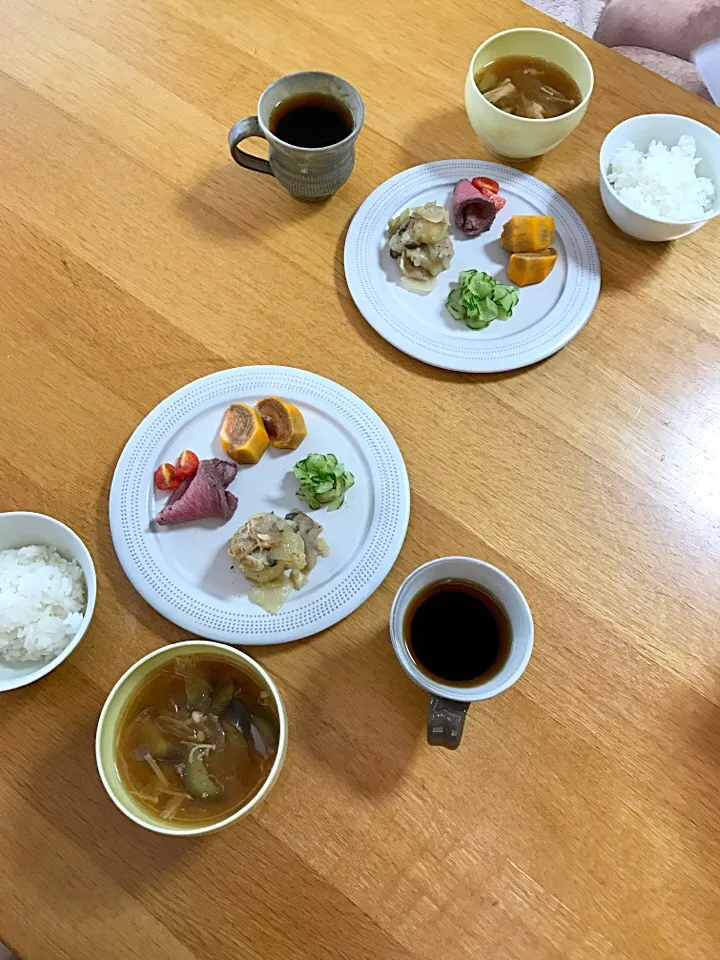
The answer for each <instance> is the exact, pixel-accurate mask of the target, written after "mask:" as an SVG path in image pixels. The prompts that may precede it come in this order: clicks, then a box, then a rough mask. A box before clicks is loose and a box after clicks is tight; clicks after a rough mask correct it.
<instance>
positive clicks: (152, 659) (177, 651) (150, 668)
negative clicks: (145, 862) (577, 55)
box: [95, 640, 288, 837]
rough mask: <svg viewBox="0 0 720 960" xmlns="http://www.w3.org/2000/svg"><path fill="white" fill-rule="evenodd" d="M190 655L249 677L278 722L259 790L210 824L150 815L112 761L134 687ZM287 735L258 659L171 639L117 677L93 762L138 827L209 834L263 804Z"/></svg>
mask: <svg viewBox="0 0 720 960" xmlns="http://www.w3.org/2000/svg"><path fill="white" fill-rule="evenodd" d="M190 654H196V655H199V656H205V657H208V658H212V659H213V660H227V662H228V663H230V664H232V665H233V666H235V667H237V668H238V669H239V670H241V671H242V672H243V673H246V674H248V676H250V677H252V679H253V680H255V681H256V683H258V684H259V686H261V687H262V688H264V689H266V690H269V692H270V695H271V697H272V699H273V703H274V705H275V710H276V711H277V715H278V720H279V724H280V738H279V740H278V750H277V755H276V757H275V761H274V763H273V765H272V767H271V769H270V772H269V773H268V775H267V778H266V780H265V782H264V783H263V784H262V786H261V787H260V789H259V790H258V791H257V792H256V793H254V794H253V795H252V796H251V797H250V799H249V800H248V801H247V802H246V803H245V804H244V805H243V806H242V807H241V808H240V809H239V810H236V811H235V812H234V813H232V814H230V815H229V816H227V817H225V818H224V819H222V820H217V821H215V822H211V823H199V824H197V825H196V824H192V823H187V822H184V823H172V822H168V821H167V820H162V819H161V818H160V817H158V816H157V815H155V814H153V813H151V812H150V811H149V810H147V809H146V808H145V807H142V806H141V805H140V804H139V803H138V802H137V801H136V800H135V799H134V798H133V797H132V795H131V794H130V792H129V791H128V789H127V787H126V786H125V784H124V783H123V781H122V779H121V777H120V775H119V774H118V770H117V766H116V763H115V741H116V740H117V733H118V727H119V725H120V723H121V721H122V718H123V715H124V712H125V707H126V706H127V704H128V703H129V702H130V700H131V699H132V697H133V695H134V694H135V692H136V691H137V689H138V687H140V686H141V685H142V684H143V683H144V682H145V681H146V680H147V678H148V677H149V676H150V674H151V673H154V672H155V671H156V670H157V669H158V667H161V666H163V665H164V664H166V663H169V662H170V661H171V660H174V659H175V658H176V657H182V656H188V655H190ZM287 739H288V723H287V715H286V713H285V708H284V706H283V702H282V700H281V698H280V694H279V692H278V689H277V687H276V686H275V684H274V683H273V681H272V679H271V677H270V675H269V674H268V673H267V671H266V670H265V669H264V668H263V667H261V666H260V664H259V663H256V662H255V661H254V660H253V659H252V658H251V657H249V656H248V655H247V654H246V653H243V652H242V650H237V649H236V648H235V647H228V646H226V645H225V644H224V643H214V642H213V641H211V640H187V641H185V642H184V643H173V644H171V645H170V646H167V647H160V649H159V650H154V651H153V652H152V653H149V654H148V655H147V656H146V657H143V658H142V660H138V662H137V663H136V664H135V665H134V666H132V667H130V669H129V670H128V671H127V672H126V673H125V674H123V676H122V677H120V679H119V680H118V682H117V683H116V684H115V686H114V687H113V689H112V690H111V692H110V696H109V697H108V698H107V700H106V701H105V706H104V707H103V709H102V713H101V714H100V720H99V721H98V726H97V735H96V737H95V759H96V760H97V766H98V772H99V773H100V779H101V780H102V782H103V786H104V787H105V789H106V790H107V792H108V794H109V795H110V799H111V800H112V801H113V803H114V804H115V805H116V806H117V807H118V808H119V809H120V810H122V812H123V813H124V814H125V816H127V817H129V818H130V819H131V820H132V821H134V822H135V823H137V824H139V825H140V826H141V827H145V828H146V829H147V830H153V831H154V832H155V833H164V834H169V835H170V836H176V837H192V836H198V835H200V834H204V833H212V832H213V831H215V830H221V829H222V828H223V827H228V826H230V824H231V823H235V822H236V821H237V820H242V818H243V817H246V816H247V815H248V814H249V813H250V812H251V811H252V810H254V809H255V807H257V806H258V805H259V804H260V803H262V802H263V800H264V799H265V797H266V796H267V795H268V793H269V792H270V790H271V789H272V787H273V786H274V784H275V783H276V781H277V779H278V777H279V775H280V770H281V769H282V765H283V762H284V760H285V752H286V750H287Z"/></svg>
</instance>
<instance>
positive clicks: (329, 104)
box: [269, 92, 354, 149]
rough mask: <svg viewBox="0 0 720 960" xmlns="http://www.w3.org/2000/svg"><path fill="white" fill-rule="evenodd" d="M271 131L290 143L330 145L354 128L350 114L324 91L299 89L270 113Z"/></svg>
mask: <svg viewBox="0 0 720 960" xmlns="http://www.w3.org/2000/svg"><path fill="white" fill-rule="evenodd" d="M269 126H270V132H271V133H274V134H275V136H276V137H277V138H278V139H279V140H283V141H284V142H285V143H289V144H291V145H292V146H293V147H309V148H313V149H317V148H318V147H330V146H332V145H333V144H334V143H340V141H341V140H344V139H345V138H346V137H349V136H350V134H351V133H352V132H353V126H354V121H353V115H352V113H351V112H350V110H349V109H348V108H347V107H346V106H345V104H344V103H342V102H341V101H340V100H338V99H337V98H336V97H332V96H330V95H329V94H325V93H315V92H311V93H298V94H295V96H292V97H288V98H287V99H286V100H283V101H282V102H281V103H279V104H278V105H277V106H276V107H275V109H274V110H273V111H272V113H271V114H270V124H269Z"/></svg>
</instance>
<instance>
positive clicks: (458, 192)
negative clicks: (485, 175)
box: [452, 180, 497, 237]
mask: <svg viewBox="0 0 720 960" xmlns="http://www.w3.org/2000/svg"><path fill="white" fill-rule="evenodd" d="M452 205H453V218H454V219H455V223H456V225H457V227H458V228H459V229H460V230H462V232H463V233H464V234H466V235H467V236H468V237H477V236H479V235H480V234H481V233H485V231H486V230H489V229H490V227H491V226H492V225H493V220H494V219H495V216H496V214H497V207H496V206H495V204H494V203H492V202H491V201H490V200H488V198H487V197H486V196H484V195H483V194H482V193H481V192H480V191H479V190H478V189H476V188H475V187H474V186H473V185H472V183H470V181H469V180H459V181H458V183H457V185H456V187H455V192H454V193H453V203H452Z"/></svg>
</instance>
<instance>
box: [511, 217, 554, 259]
mask: <svg viewBox="0 0 720 960" xmlns="http://www.w3.org/2000/svg"><path fill="white" fill-rule="evenodd" d="M554 239H555V221H554V220H553V218H552V217H545V216H527V217H522V216H515V217H511V218H510V219H509V220H508V221H507V223H506V224H504V225H503V228H502V236H501V237H500V243H501V244H502V245H503V247H504V248H505V249H506V250H508V251H509V252H510V253H539V252H540V251H541V250H547V248H548V247H549V246H550V245H551V243H552V242H553V240H554Z"/></svg>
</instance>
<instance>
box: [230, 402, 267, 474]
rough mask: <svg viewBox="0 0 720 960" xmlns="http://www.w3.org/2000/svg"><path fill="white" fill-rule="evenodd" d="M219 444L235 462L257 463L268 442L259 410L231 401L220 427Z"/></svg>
mask: <svg viewBox="0 0 720 960" xmlns="http://www.w3.org/2000/svg"><path fill="white" fill-rule="evenodd" d="M220 444H221V446H222V448H223V450H224V451H225V453H226V454H227V455H228V456H229V457H230V459H231V460H234V461H235V463H257V462H258V460H259V459H260V457H261V456H262V455H263V454H264V453H265V451H266V450H267V448H268V445H269V444H270V438H269V437H268V435H267V430H266V429H265V424H264V423H263V419H262V417H261V416H260V412H259V411H258V410H256V409H255V407H250V406H248V405H247V404H246V403H231V404H230V406H229V407H228V409H227V411H226V413H225V417H224V418H223V422H222V425H221V427H220Z"/></svg>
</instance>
